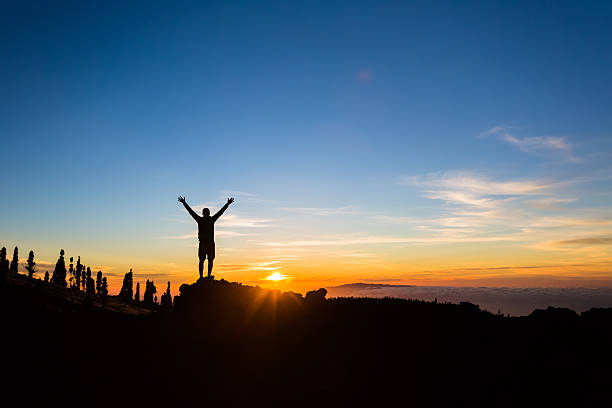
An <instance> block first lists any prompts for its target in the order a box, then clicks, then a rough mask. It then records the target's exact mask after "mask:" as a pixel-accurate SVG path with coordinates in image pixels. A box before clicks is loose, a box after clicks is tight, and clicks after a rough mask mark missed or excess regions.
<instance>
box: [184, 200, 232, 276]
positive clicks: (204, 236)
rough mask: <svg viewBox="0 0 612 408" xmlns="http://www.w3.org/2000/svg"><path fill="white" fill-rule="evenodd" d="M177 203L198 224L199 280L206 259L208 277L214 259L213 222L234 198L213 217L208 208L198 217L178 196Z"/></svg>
mask: <svg viewBox="0 0 612 408" xmlns="http://www.w3.org/2000/svg"><path fill="white" fill-rule="evenodd" d="M178 200H179V202H181V203H183V205H184V206H185V209H186V210H187V211H188V212H189V214H191V216H192V217H193V219H194V220H196V222H197V223H198V240H199V241H200V246H199V248H198V257H199V258H200V264H199V271H200V278H201V277H202V274H203V271H204V259H206V257H208V277H210V273H211V272H212V268H213V259H215V221H217V220H218V219H219V217H220V216H221V215H222V214H223V213H224V212H225V210H227V207H229V205H230V204H231V203H233V202H234V198H233V197H232V198H228V199H227V203H225V205H224V206H223V207H221V209H220V210H219V211H217V213H216V214H215V215H213V216H212V217H211V216H210V210H209V209H208V208H204V209H203V210H202V216H201V217H200V216H199V215H198V214H196V213H195V211H193V210H192V209H191V207H190V206H189V204H187V203H186V202H185V197H181V196H179V198H178Z"/></svg>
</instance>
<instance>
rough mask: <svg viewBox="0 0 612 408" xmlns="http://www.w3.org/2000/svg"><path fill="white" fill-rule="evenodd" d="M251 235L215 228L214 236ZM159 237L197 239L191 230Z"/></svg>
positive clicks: (196, 235)
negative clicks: (186, 232) (187, 232)
mask: <svg viewBox="0 0 612 408" xmlns="http://www.w3.org/2000/svg"><path fill="white" fill-rule="evenodd" d="M253 235H255V234H248V233H245V232H238V231H230V230H223V229H217V230H215V236H217V237H246V236H253ZM161 238H162V239H197V238H198V234H197V233H196V232H192V233H189V234H181V235H169V236H165V237H161Z"/></svg>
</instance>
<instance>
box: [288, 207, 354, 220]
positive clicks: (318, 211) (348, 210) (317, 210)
mask: <svg viewBox="0 0 612 408" xmlns="http://www.w3.org/2000/svg"><path fill="white" fill-rule="evenodd" d="M358 208H359V207H356V206H353V205H347V206H345V207H335V208H334V207H331V208H330V207H327V208H325V207H285V208H279V209H280V210H283V211H289V212H293V213H296V214H303V215H315V216H321V217H325V216H330V215H354V214H361V213H362V211H359V210H358Z"/></svg>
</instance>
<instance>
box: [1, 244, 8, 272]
mask: <svg viewBox="0 0 612 408" xmlns="http://www.w3.org/2000/svg"><path fill="white" fill-rule="evenodd" d="M8 271H9V261H8V259H7V258H6V247H2V249H0V275H1V276H6V274H7V273H8Z"/></svg>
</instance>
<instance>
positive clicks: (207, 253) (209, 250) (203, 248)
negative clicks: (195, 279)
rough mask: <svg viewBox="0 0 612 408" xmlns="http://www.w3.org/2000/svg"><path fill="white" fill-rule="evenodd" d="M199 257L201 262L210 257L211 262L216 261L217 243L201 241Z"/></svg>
mask: <svg viewBox="0 0 612 408" xmlns="http://www.w3.org/2000/svg"><path fill="white" fill-rule="evenodd" d="M198 256H199V257H200V259H201V260H204V259H206V257H208V260H209V261H212V260H213V259H215V241H200V246H199V248H198Z"/></svg>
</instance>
